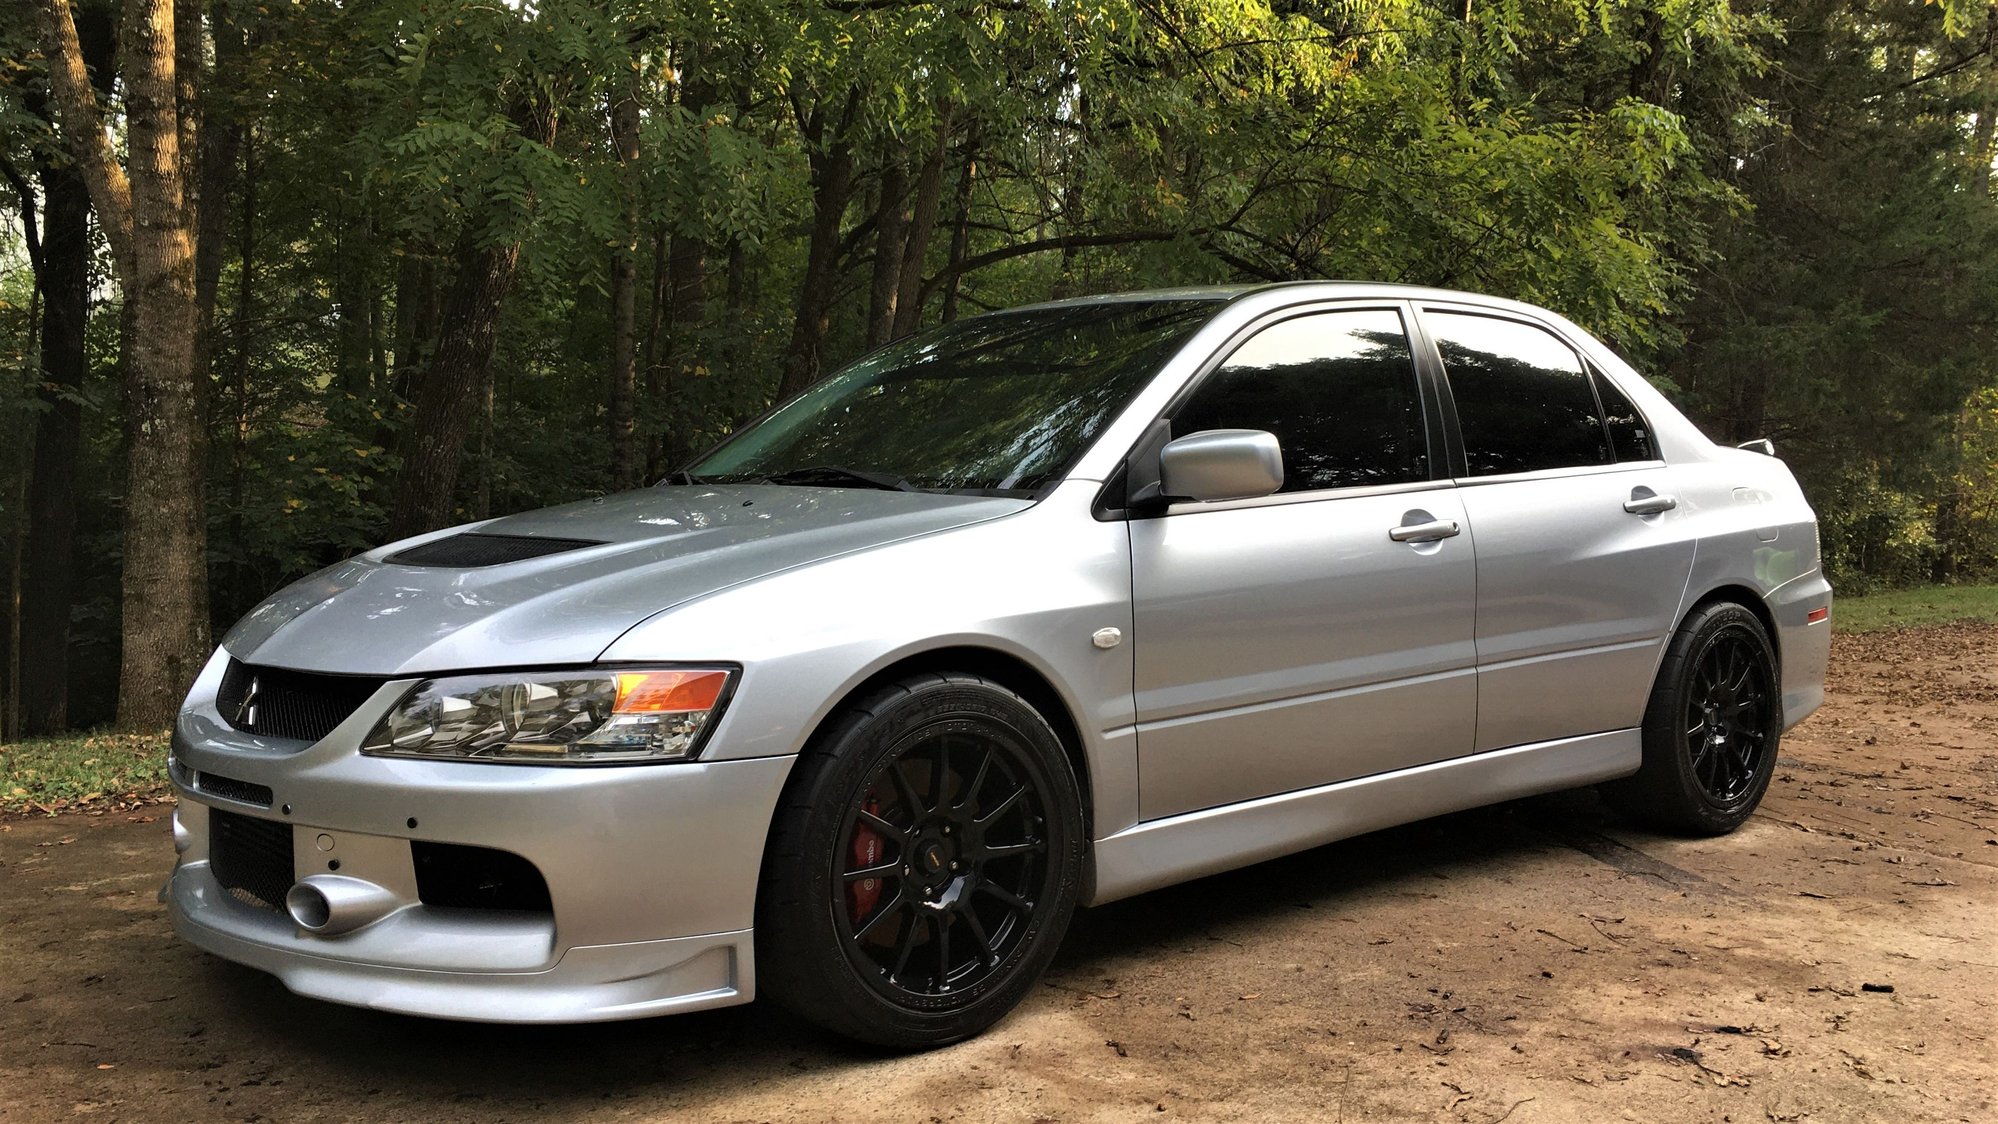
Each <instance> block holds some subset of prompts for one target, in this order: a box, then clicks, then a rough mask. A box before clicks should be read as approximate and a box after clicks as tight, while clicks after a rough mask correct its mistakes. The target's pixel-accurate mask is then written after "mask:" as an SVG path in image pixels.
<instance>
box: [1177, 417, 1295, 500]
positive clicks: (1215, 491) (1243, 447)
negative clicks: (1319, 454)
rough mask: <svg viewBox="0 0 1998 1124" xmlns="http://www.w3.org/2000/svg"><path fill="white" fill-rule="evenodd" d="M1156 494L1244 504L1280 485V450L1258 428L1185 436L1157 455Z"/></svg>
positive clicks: (1270, 435) (1274, 438) (1281, 468)
mask: <svg viewBox="0 0 1998 1124" xmlns="http://www.w3.org/2000/svg"><path fill="white" fill-rule="evenodd" d="M1159 484H1160V489H1159V490H1160V491H1161V492H1163V493H1164V494H1165V495H1166V496H1168V497H1170V498H1173V499H1190V500H1199V501H1201V502H1203V503H1213V502H1217V501H1220V500H1246V499H1254V498H1255V497H1257V496H1267V495H1269V494H1270V493H1271V492H1274V491H1276V490H1277V489H1278V488H1281V487H1283V449H1282V448H1281V447H1280V446H1279V445H1278V444H1277V439H1276V435H1275V434H1272V433H1268V432H1266V431H1264V430H1260V429H1208V430H1202V431H1201V432H1199V433H1189V434H1187V435H1186V436H1185V437H1181V438H1179V439H1178V440H1176V441H1172V442H1169V443H1168V444H1167V445H1166V447H1165V448H1164V449H1161V450H1160V451H1159Z"/></svg>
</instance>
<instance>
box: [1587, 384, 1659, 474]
mask: <svg viewBox="0 0 1998 1124" xmlns="http://www.w3.org/2000/svg"><path fill="white" fill-rule="evenodd" d="M1594 373H1595V376H1596V397H1597V398H1599V399H1601V400H1602V404H1603V421H1604V422H1606V423H1608V425H1609V435H1610V448H1611V449H1612V450H1613V451H1614V452H1615V453H1616V459H1618V460H1620V461H1651V460H1657V459H1658V446H1656V445H1654V444H1652V443H1651V427H1650V426H1649V425H1646V424H1645V422H1644V415H1643V414H1640V413H1638V412H1637V407H1636V406H1633V405H1631V402H1630V399H1629V398H1628V397H1626V396H1625V395H1624V393H1623V391H1621V390H1618V389H1617V386H1616V384H1615V383H1613V382H1611V381H1610V380H1609V377H1608V376H1607V375H1604V374H1603V373H1602V372H1601V371H1595V372H1594Z"/></svg>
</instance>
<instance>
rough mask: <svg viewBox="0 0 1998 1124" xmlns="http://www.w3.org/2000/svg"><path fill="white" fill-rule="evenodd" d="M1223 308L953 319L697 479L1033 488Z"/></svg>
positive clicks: (767, 429) (886, 353) (714, 458)
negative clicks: (774, 479)
mask: <svg viewBox="0 0 1998 1124" xmlns="http://www.w3.org/2000/svg"><path fill="white" fill-rule="evenodd" d="M1220 307H1221V306H1220V304H1219V303H1218V302H1215V301H1209V300H1148V301H1118V302H1112V303H1105V304H1087V305H1070V306H1067V307H1058V308H1041V309H1029V310H1025V311H1020V312H1002V313H995V314H992V315H987V316H979V317H975V318H973V319H970V320H961V321H958V322H956V323H953V324H946V325H944V326H943V327H941V328H938V329H936V330H935V331H931V332H927V333H924V334H923V335H920V336H916V337H914V338H911V339H909V340H906V341H904V342H902V343H898V344H893V345H890V346H888V347H886V348H883V349H882V350H880V351H877V352H875V353H873V354H872V355H869V356H867V357H866V358H864V359H862V360H860V361H859V362H857V363H855V364H853V365H852V366H850V367H847V368H845V369H844V370H842V371H840V372H838V373H837V374H834V375H831V376H829V377H827V378H826V379H825V380H824V381H822V382H819V383H818V384H816V385H814V386H813V387H812V388H811V389H809V390H807V391H805V392H804V393H803V394H801V395H799V396H798V397H796V398H794V399H792V400H791V401H790V402H789V403H787V404H785V405H784V406H783V407H782V408H780V409H778V410H777V411H776V412H775V413H773V414H771V415H769V416H768V417H766V418H764V419H763V420H762V421H760V422H758V423H756V424H755V425H753V426H751V427H750V428H748V429H746V430H744V431H742V432H741V433H739V434H737V435H736V436H735V437H733V438H731V439H730V440H729V441H728V442H727V443H725V444H723V445H722V446H721V447H720V448H718V449H716V450H715V451H714V452H712V453H709V454H708V455H707V456H705V457H703V458H702V459H700V460H699V461H696V462H695V463H694V464H693V465H692V466H691V467H690V468H689V469H688V470H687V472H688V477H689V478H691V479H692V480H693V481H695V482H700V483H743V482H748V481H757V480H766V479H770V478H773V477H776V478H783V480H782V482H784V483H800V484H826V485H835V486H840V487H868V486H873V487H902V486H908V487H913V488H921V489H926V490H941V491H976V492H996V493H1010V494H1025V493H1031V492H1033V491H1035V490H1037V489H1039V488H1042V487H1043V486H1046V485H1050V484H1053V483H1054V482H1055V481H1056V480H1058V479H1059V478H1060V477H1061V475H1062V473H1064V472H1066V471H1067V470H1068V466H1069V465H1070V464H1072V463H1073V462H1074V460H1075V458H1076V457H1077V456H1079V455H1081V453H1082V450H1083V449H1084V447H1086V446H1087V445H1088V443H1089V441H1090V440H1091V439H1092V438H1094V437H1095V436H1096V434H1097V432H1098V431H1099V430H1100V429H1101V428H1102V427H1103V425H1104V423H1105V422H1107V421H1109V419H1110V418H1111V417H1112V416H1113V415H1114V414H1115V413H1116V412H1117V411H1118V410H1119V409H1121V408H1122V407H1123V405H1124V403H1125V402H1127V401H1129V400H1130V398H1131V396H1132V395H1133V394H1135V393H1136V392H1137V390H1138V388H1139V387H1141V386H1143V385H1144V384H1145V383H1146V382H1147V381H1148V380H1150V378H1151V377H1152V375H1154V374H1155V373H1157V371H1158V368H1159V366H1160V364H1162V363H1164V362H1165V360H1166V359H1167V358H1168V357H1169V356H1170V355H1171V354H1172V353H1173V352H1174V351H1175V350H1176V349H1177V348H1178V347H1179V345H1180V344H1181V343H1183V342H1185V340H1186V338H1187V337H1188V336H1190V335H1192V334H1193V332H1194V330H1195V329H1197V328H1199V327H1200V325H1202V324H1203V323H1205V322H1206V321H1207V319H1208V318H1209V317H1210V316H1212V315H1213V314H1214V313H1215V311H1216V310H1218V309H1219V308H1220Z"/></svg>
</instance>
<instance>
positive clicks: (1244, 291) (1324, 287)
mask: <svg viewBox="0 0 1998 1124" xmlns="http://www.w3.org/2000/svg"><path fill="white" fill-rule="evenodd" d="M1281 290H1304V291H1306V292H1302V293H1300V294H1299V295H1310V291H1318V292H1319V293H1321V294H1322V295H1323V296H1324V297H1326V298H1328V299H1339V298H1347V297H1359V298H1365V297H1392V298H1394V299H1396V300H1433V301H1460V302H1465V303H1472V304H1481V305H1486V306H1488V307H1491V308H1511V309H1514V310H1516V311H1521V312H1546V311H1548V310H1547V309H1542V308H1540V307H1538V306H1536V305H1530V304H1527V303H1525V302H1524V301H1516V300H1510V299H1508V298H1505V297H1495V296H1491V295H1489V294H1486V293H1472V292H1466V291H1463V290H1459V289H1438V288H1434V287H1431V286H1428V285H1405V284H1401V283H1398V282H1392V281H1329V280H1328V281H1272V282H1263V283H1257V284H1247V285H1186V286H1180V287H1177V288H1167V289H1135V290H1131V291H1128V292H1121V293H1096V294H1092V295H1090V296H1081V297H1067V298H1064V299H1061V300H1052V301H1041V302H1038V303H1035V304H1028V305H1019V306H1016V307H1015V308H1010V309H1000V310H996V311H1002V312H1014V311H1020V310H1022V309H1030V308H1031V309H1042V308H1074V307H1077V306H1086V305H1094V304H1118V303H1124V302H1129V301H1160V300H1206V301H1217V302H1230V301H1234V300H1237V299H1239V298H1241V297H1246V296H1250V295H1252V294H1256V293H1268V292H1277V291H1281Z"/></svg>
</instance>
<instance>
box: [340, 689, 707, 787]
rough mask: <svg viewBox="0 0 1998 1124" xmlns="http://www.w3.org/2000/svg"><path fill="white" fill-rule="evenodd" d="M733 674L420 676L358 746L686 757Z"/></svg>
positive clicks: (526, 755)
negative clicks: (423, 677)
mask: <svg viewBox="0 0 1998 1124" xmlns="http://www.w3.org/2000/svg"><path fill="white" fill-rule="evenodd" d="M734 674H735V673H734V672H733V671H730V670H729V669H727V668H718V667H700V668H684V667H681V668H652V669H641V668H603V669H601V670H599V669H584V670H580V671H522V672H492V673H487V674H480V675H456V676H451V677H450V678H446V679H425V680H423V681H422V682H420V683H418V684H417V685H416V686H414V687H412V688H410V691H409V693H408V694H407V695H404V696H403V697H402V701H401V702H398V703H396V704H395V707H394V708H393V709H392V710H390V711H389V712H388V714H387V715H386V716H385V717H384V718H383V719H382V720H381V721H380V722H379V723H377V724H376V725H375V728H374V730H372V731H371V732H369V734H368V736H367V739H366V740H365V741H363V742H362V743H361V752H362V753H366V754H370V755H373V756H376V757H454V758H460V759H463V760H467V761H500V762H515V763H520V764H536V765H616V764H626V763H633V762H651V761H686V760H689V759H690V758H692V757H693V756H694V754H695V752H696V751H698V750H699V749H700V746H701V735H702V734H704V733H705V732H706V731H707V729H708V727H709V726H710V725H712V724H713V720H714V717H715V716H716V715H717V714H718V713H719V712H720V711H721V706H722V703H723V702H725V701H726V700H727V698H728V691H729V687H730V686H731V684H732V682H733V680H734Z"/></svg>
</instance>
